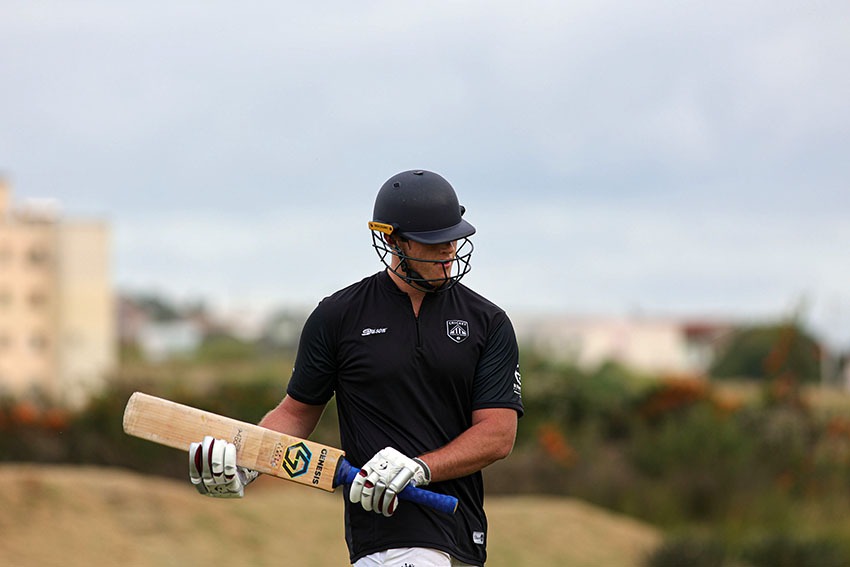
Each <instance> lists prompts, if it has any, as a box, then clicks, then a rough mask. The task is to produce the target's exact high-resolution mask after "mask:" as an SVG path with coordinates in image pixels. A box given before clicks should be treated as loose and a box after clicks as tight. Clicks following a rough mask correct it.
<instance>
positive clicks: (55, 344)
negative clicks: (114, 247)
mask: <svg viewBox="0 0 850 567" xmlns="http://www.w3.org/2000/svg"><path fill="white" fill-rule="evenodd" d="M116 359H117V353H116V340H115V324H114V315H113V299H112V289H111V284H110V276H109V229H108V226H107V225H106V223H105V222H102V221H86V220H73V219H62V218H61V215H60V214H59V210H58V207H57V206H56V204H55V203H53V202H50V201H30V202H27V203H23V204H21V205H19V206H14V207H13V205H12V195H11V188H10V187H9V185H8V184H7V183H6V182H5V180H3V179H2V178H0V392H2V393H4V394H12V395H15V396H22V395H30V394H36V393H38V394H44V395H46V396H48V397H49V398H51V399H53V400H55V401H57V402H59V403H63V404H66V405H70V406H77V405H80V404H81V403H83V402H84V401H85V400H86V399H87V397H88V396H89V395H90V394H91V393H93V392H96V391H97V390H98V389H100V388H101V387H102V385H103V383H104V380H105V378H106V374H107V373H108V372H109V371H110V370H111V369H112V368H113V367H114V366H115V364H116Z"/></svg>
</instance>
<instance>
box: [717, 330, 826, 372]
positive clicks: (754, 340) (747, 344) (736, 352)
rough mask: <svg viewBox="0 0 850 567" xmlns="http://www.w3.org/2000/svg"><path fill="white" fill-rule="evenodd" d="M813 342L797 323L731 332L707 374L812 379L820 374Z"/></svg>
mask: <svg viewBox="0 0 850 567" xmlns="http://www.w3.org/2000/svg"><path fill="white" fill-rule="evenodd" d="M819 357H820V352H819V347H818V344H817V342H816V341H815V340H814V339H813V338H812V336H811V335H809V334H808V333H807V332H806V331H805V330H804V329H803V328H802V327H801V326H800V325H799V324H797V323H795V322H793V321H792V322H788V323H783V324H779V325H767V326H754V327H749V328H745V329H742V330H740V331H738V332H737V333H735V334H734V335H733V336H732V337H731V339H730V340H729V341H728V343H727V344H726V345H725V347H724V348H723V349H721V351H720V353H719V354H718V356H717V358H716V360H715V362H714V363H713V364H712V367H711V369H710V370H709V374H710V375H711V376H712V377H714V378H751V379H755V380H762V381H765V380H772V379H775V378H778V377H781V376H786V377H791V378H793V379H794V380H797V381H800V382H815V381H817V380H818V379H819V376H820V362H819Z"/></svg>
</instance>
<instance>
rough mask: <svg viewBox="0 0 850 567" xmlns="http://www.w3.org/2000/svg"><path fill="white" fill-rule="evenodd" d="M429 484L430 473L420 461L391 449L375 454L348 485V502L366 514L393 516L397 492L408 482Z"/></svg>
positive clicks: (418, 484)
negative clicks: (349, 489) (359, 507)
mask: <svg viewBox="0 0 850 567" xmlns="http://www.w3.org/2000/svg"><path fill="white" fill-rule="evenodd" d="M429 482H431V471H430V470H429V469H428V465H426V464H425V463H424V462H423V461H422V460H420V459H411V458H410V457H406V456H405V455H402V454H401V453H399V452H398V451H396V450H395V449H393V448H392V447H387V448H386V449H382V450H380V451H378V453H377V454H376V455H375V456H374V457H372V458H371V459H370V460H369V462H368V463H366V464H365V465H363V468H362V469H360V473H359V474H358V475H357V476H356V477H355V478H354V481H353V482H352V483H351V491H350V492H349V494H348V499H349V500H350V501H351V502H353V503H354V504H356V503H358V502H359V503H360V505H361V506H363V509H364V510H366V511H367V512H372V511H374V512H375V513H377V514H383V515H384V516H387V517H389V516H392V515H393V512H395V510H396V507H397V504H398V498H397V496H398V493H399V492H401V491H402V490H404V487H405V486H407V485H408V484H410V483H413V485H414V486H424V485H426V484H428V483H429Z"/></svg>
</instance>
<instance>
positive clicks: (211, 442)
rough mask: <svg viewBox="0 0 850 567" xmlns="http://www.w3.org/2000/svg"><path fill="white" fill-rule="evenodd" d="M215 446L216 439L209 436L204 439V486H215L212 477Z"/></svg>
mask: <svg viewBox="0 0 850 567" xmlns="http://www.w3.org/2000/svg"><path fill="white" fill-rule="evenodd" d="M214 446H215V439H213V438H212V437H210V436H209V435H207V436H206V437H204V445H203V452H202V459H201V460H202V461H203V467H202V468H201V478H202V479H203V481H204V484H207V485H210V484H213V477H212V451H213V447H214Z"/></svg>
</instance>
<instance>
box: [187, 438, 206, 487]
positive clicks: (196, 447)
mask: <svg viewBox="0 0 850 567" xmlns="http://www.w3.org/2000/svg"><path fill="white" fill-rule="evenodd" d="M202 451H203V447H202V446H201V444H200V443H192V444H191V445H190V446H189V478H190V479H191V480H192V482H195V480H197V481H198V482H200V481H201V467H202V466H203V465H202V464H201V454H202Z"/></svg>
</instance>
